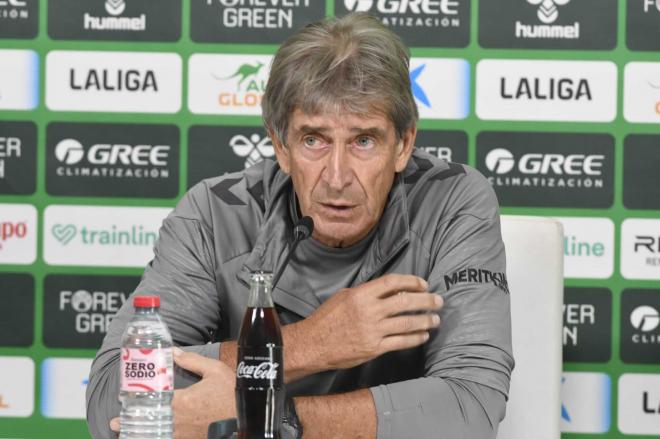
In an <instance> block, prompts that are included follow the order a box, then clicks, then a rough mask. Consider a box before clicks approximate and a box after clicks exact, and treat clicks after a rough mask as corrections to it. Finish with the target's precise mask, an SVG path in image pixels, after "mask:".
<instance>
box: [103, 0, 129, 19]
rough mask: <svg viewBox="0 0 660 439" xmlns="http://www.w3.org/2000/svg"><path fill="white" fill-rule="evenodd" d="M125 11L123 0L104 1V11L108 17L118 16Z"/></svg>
mask: <svg viewBox="0 0 660 439" xmlns="http://www.w3.org/2000/svg"><path fill="white" fill-rule="evenodd" d="M124 9H126V3H125V2H124V0H105V11H106V12H107V13H108V14H110V15H120V14H121V13H122V12H124Z"/></svg>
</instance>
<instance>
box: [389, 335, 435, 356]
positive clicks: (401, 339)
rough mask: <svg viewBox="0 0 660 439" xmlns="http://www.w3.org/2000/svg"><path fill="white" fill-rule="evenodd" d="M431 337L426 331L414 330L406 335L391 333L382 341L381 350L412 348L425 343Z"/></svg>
mask: <svg viewBox="0 0 660 439" xmlns="http://www.w3.org/2000/svg"><path fill="white" fill-rule="evenodd" d="M428 339H429V333H428V332H426V331H420V332H413V333H411V334H405V335H390V336H389V337H385V338H384V339H383V341H381V342H380V347H381V352H382V353H385V352H391V351H400V350H402V349H410V348H414V347H417V346H419V345H421V344H422V343H425V342H426V341H427V340H428Z"/></svg>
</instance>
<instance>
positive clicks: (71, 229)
mask: <svg viewBox="0 0 660 439" xmlns="http://www.w3.org/2000/svg"><path fill="white" fill-rule="evenodd" d="M51 231H52V233H53V237H55V239H56V240H57V241H59V242H60V244H62V245H64V246H65V245H67V244H69V243H70V242H71V241H72V240H73V239H74V238H75V237H76V236H80V241H81V242H82V244H84V245H95V244H98V245H127V246H130V245H136V246H141V245H148V246H153V245H154V243H155V242H156V237H157V236H158V234H157V233H156V232H148V231H145V230H144V227H143V226H131V228H130V229H118V228H117V226H115V225H113V226H112V227H111V228H110V229H96V230H95V229H91V228H89V227H86V226H83V227H81V228H80V230H78V228H77V227H76V226H75V225H73V224H55V225H54V226H53V228H52V229H51Z"/></svg>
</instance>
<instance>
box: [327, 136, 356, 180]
mask: <svg viewBox="0 0 660 439" xmlns="http://www.w3.org/2000/svg"><path fill="white" fill-rule="evenodd" d="M326 157H327V160H328V162H327V163H326V167H325V171H324V179H325V181H326V183H327V184H328V186H329V187H330V189H333V190H335V191H341V190H342V189H344V188H345V187H347V186H348V185H350V184H351V180H352V178H353V170H352V168H351V163H350V156H349V154H348V151H347V148H346V147H345V146H344V145H333V147H332V150H331V152H330V154H328V155H327V156H326Z"/></svg>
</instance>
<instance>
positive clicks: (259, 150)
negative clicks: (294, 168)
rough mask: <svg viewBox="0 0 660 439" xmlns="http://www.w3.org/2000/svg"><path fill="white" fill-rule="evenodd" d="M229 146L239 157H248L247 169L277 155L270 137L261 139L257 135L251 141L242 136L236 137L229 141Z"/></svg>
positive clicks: (253, 135) (246, 161)
mask: <svg viewBox="0 0 660 439" xmlns="http://www.w3.org/2000/svg"><path fill="white" fill-rule="evenodd" d="M229 146H231V148H232V149H233V150H234V154H236V155H237V156H239V157H247V158H246V160H245V167H246V168H249V167H250V166H252V165H254V164H256V163H259V162H260V161H262V160H263V159H265V158H267V157H272V156H273V155H275V151H274V150H273V143H272V142H271V140H270V138H269V137H268V136H266V137H264V138H261V136H259V134H256V133H255V134H252V135H251V136H250V138H249V139H248V138H247V137H246V136H244V135H242V134H239V135H236V136H234V137H232V138H231V140H230V141H229Z"/></svg>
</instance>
